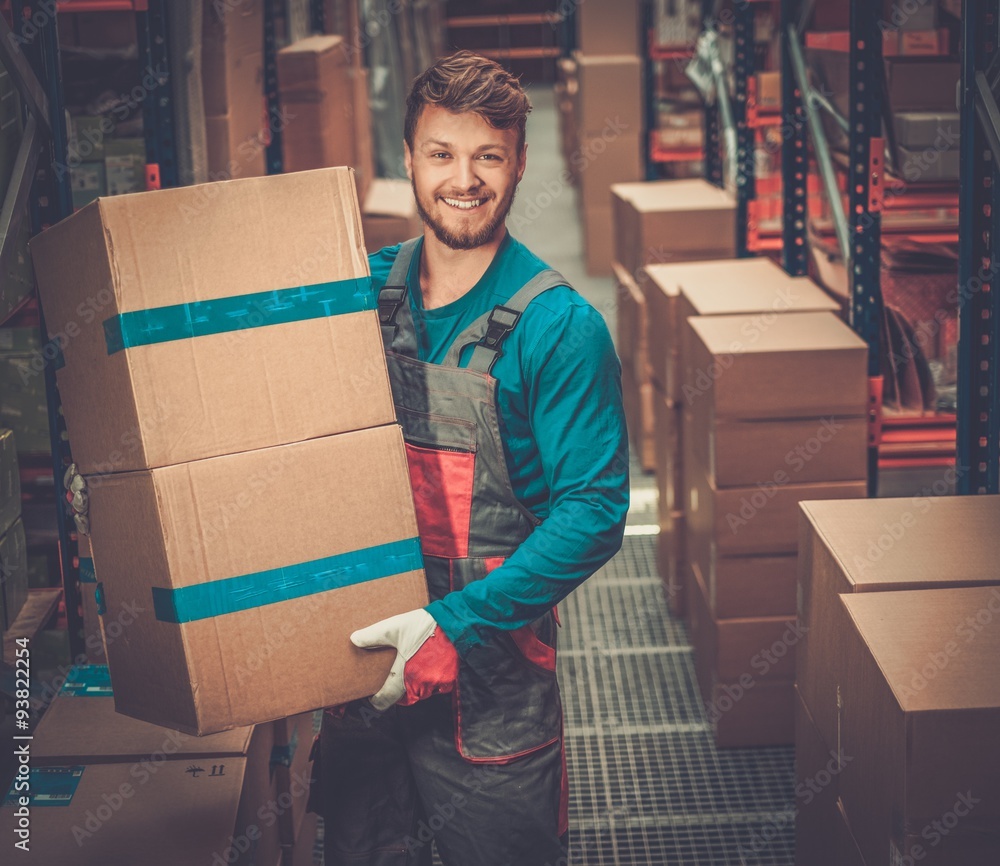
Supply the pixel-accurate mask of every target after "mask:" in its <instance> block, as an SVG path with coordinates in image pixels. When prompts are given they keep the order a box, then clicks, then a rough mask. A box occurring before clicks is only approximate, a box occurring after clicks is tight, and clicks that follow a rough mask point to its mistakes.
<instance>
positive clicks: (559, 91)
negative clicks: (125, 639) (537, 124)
mask: <svg viewBox="0 0 1000 866" xmlns="http://www.w3.org/2000/svg"><path fill="white" fill-rule="evenodd" d="M579 89H580V80H579V78H578V76H577V68H576V61H575V60H574V59H573V58H572V57H560V58H559V60H557V61H556V83H555V94H556V109H557V110H558V112H559V151H560V153H562V158H563V162H564V163H565V165H566V170H567V171H568V172H569V176H570V180H571V182H572V183H574V184H576V183H578V182H579V180H580V167H579V165H577V161H578V158H576V157H574V154H576V152H577V151H578V150H579V140H578V138H577V136H578V132H577V120H576V103H577V92H578V91H579Z"/></svg>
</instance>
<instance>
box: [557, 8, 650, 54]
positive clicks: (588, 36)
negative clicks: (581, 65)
mask: <svg viewBox="0 0 1000 866" xmlns="http://www.w3.org/2000/svg"><path fill="white" fill-rule="evenodd" d="M574 13H575V17H576V44H577V47H578V48H579V49H580V50H581V51H582V52H584V53H586V54H639V53H640V52H641V51H642V48H643V44H642V42H641V41H640V33H639V31H640V29H641V27H640V14H639V2H638V0H583V2H580V3H578V4H576V5H575V7H574Z"/></svg>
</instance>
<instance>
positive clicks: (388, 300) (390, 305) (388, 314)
mask: <svg viewBox="0 0 1000 866" xmlns="http://www.w3.org/2000/svg"><path fill="white" fill-rule="evenodd" d="M404 300H406V286H382V288H381V289H380V290H379V293H378V320H379V322H380V323H381V324H383V325H394V324H395V323H396V313H398V312H399V308H400V307H401V306H402V305H403V301H404Z"/></svg>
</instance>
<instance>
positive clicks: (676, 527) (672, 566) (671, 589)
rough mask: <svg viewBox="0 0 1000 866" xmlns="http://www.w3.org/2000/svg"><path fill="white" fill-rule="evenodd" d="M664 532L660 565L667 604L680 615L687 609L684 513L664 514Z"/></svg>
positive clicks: (660, 541)
mask: <svg viewBox="0 0 1000 866" xmlns="http://www.w3.org/2000/svg"><path fill="white" fill-rule="evenodd" d="M659 524H660V531H659V533H658V534H657V536H656V567H657V570H658V571H659V574H660V579H661V580H662V581H663V587H664V592H665V593H666V596H667V607H669V608H670V612H671V613H672V614H673V615H674V616H676V617H683V616H684V615H685V613H686V611H687V600H686V587H685V582H684V572H685V569H686V568H687V565H686V563H687V557H686V554H685V549H684V513H683V512H682V511H674V512H672V513H671V514H667V515H662V514H661V515H660V519H659Z"/></svg>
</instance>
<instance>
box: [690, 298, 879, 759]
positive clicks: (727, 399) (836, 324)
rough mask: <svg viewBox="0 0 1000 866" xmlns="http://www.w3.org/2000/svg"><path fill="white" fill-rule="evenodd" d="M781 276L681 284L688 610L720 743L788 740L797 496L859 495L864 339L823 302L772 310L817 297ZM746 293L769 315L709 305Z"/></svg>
mask: <svg viewBox="0 0 1000 866" xmlns="http://www.w3.org/2000/svg"><path fill="white" fill-rule="evenodd" d="M785 279H786V283H785V285H784V286H782V285H781V282H780V280H775V281H774V283H771V284H768V283H762V284H760V285H758V286H757V287H756V292H755V291H754V290H753V289H752V288H751V286H753V282H752V281H751V280H746V281H739V280H733V282H732V285H731V287H730V288H728V289H725V288H723V289H721V290H720V287H719V285H718V283H717V282H716V281H715V280H712V281H711V282H706V283H704V284H703V285H702V289H701V290H700V291H699V290H698V289H697V288H696V285H697V284H696V283H695V282H694V281H692V280H687V281H686V282H685V283H684V284H683V285H682V288H681V302H680V303H681V310H680V315H679V318H680V319H681V321H684V319H685V318H686V319H687V322H686V325H684V329H685V330H684V334H683V337H682V350H681V351H682V362H683V365H684V384H683V385H682V391H681V393H682V398H683V419H682V427H683V432H682V435H681V438H682V442H683V452H684V456H683V483H684V491H685V496H684V502H683V511H684V520H683V522H684V532H685V544H684V552H685V555H686V557H687V564H686V565H687V567H686V570H685V575H686V580H687V585H686V595H687V609H688V616H689V623H690V627H691V636H692V643H693V645H694V651H695V669H696V673H697V676H698V681H699V685H700V687H701V692H702V696H703V697H704V699H705V701H706V704H707V705H708V707H709V715H710V718H711V719H712V721H713V723H714V727H715V735H716V742H717V744H718V745H720V746H751V745H767V744H778V743H790V742H792V740H793V719H794V713H793V707H794V693H793V681H794V675H795V667H794V657H795V646H796V644H797V643H798V641H799V640H800V638H801V633H800V632H799V630H798V629H797V628H796V622H795V609H796V608H795V563H796V559H795V556H796V552H797V547H798V535H797V527H796V517H795V515H796V507H797V504H798V503H799V502H800V501H802V500H806V499H817V498H822V499H858V498H862V497H864V496H865V495H866V494H867V484H866V480H865V478H866V474H867V449H866V444H867V427H866V423H867V422H866V414H865V413H866V407H867V390H868V380H867V356H868V355H867V352H868V350H867V347H866V346H865V344H864V343H863V342H862V341H861V340H860V339H859V338H858V337H857V335H856V334H854V332H853V331H852V330H851V329H850V328H849V327H848V326H847V325H845V324H844V323H843V322H842V321H841V320H840V319H838V318H837V317H836V316H835V315H833V314H832V313H830V312H776V311H778V310H782V309H787V308H788V307H787V298H791V297H796V296H799V297H800V298H801V301H800V302H801V303H803V305H804V306H805V307H806V308H808V305H809V303H810V301H809V300H808V298H809V297H810V296H813V297H814V301H813V303H815V304H816V305H817V306H819V307H820V308H822V305H823V302H824V301H825V300H826V299H825V297H823V296H822V293H821V292H819V290H818V289H817V288H816V287H815V286H814V285H812V284H810V283H809V282H808V281H805V280H798V281H794V282H788V281H787V279H788V278H785ZM713 283H714V285H713ZM689 286H690V288H689ZM754 294H757V295H758V301H759V303H758V304H757V308H758V309H763V310H767V312H762V313H760V314H756V315H746V314H742V315H712V314H711V313H712V312H713V306H715V304H714V303H713V298H715V299H718V302H719V306H721V307H722V308H725V307H726V306H728V305H733V306H734V307H736V308H739V306H740V304H741V300H742V297H743V295H747V296H748V297H752V296H753V295H754ZM768 295H769V297H770V299H771V300H770V302H766V301H765V302H762V303H761V302H760V301H762V300H763V298H764V297H765V296H768ZM715 309H716V311H717V310H718V309H719V307H718V306H716V307H715ZM792 309H794V307H792ZM696 310H703V311H704V312H705V313H706V315H700V316H690V314H691V313H692V312H695V311H696Z"/></svg>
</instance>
